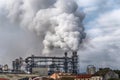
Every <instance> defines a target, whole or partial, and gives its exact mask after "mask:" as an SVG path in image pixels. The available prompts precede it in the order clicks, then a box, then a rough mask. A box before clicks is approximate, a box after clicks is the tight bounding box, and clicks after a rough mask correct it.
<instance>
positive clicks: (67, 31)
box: [6, 0, 85, 53]
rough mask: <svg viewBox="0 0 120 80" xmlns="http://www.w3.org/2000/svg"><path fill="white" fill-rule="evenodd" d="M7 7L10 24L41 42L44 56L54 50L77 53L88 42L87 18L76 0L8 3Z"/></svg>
mask: <svg viewBox="0 0 120 80" xmlns="http://www.w3.org/2000/svg"><path fill="white" fill-rule="evenodd" d="M6 5H7V7H6V10H7V17H8V18H9V19H10V20H11V22H13V23H15V24H19V25H20V26H21V27H23V28H25V29H29V30H30V31H33V32H35V33H36V34H37V36H39V37H40V38H41V39H42V41H43V45H44V49H43V53H49V52H50V50H52V49H54V48H61V49H62V50H65V51H68V50H70V51H76V50H78V49H79V45H80V43H81V42H82V40H83V39H84V38H85V33H84V27H83V24H82V21H83V19H84V14H83V13H82V12H79V10H78V6H77V4H76V3H75V1H74V0H9V1H8V2H7V4H6Z"/></svg>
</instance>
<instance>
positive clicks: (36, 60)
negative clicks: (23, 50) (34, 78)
mask: <svg viewBox="0 0 120 80" xmlns="http://www.w3.org/2000/svg"><path fill="white" fill-rule="evenodd" d="M16 61H17V65H16V66H15V65H14V66H13V69H18V70H19V69H20V68H19V66H18V62H21V61H18V60H16ZM24 62H26V64H27V65H26V70H27V71H28V72H30V73H34V72H35V71H39V72H42V73H41V74H48V75H50V74H53V73H55V72H65V73H68V72H69V73H74V74H77V73H78V71H79V70H78V55H77V52H72V56H71V57H68V55H67V52H65V56H63V57H46V56H34V55H32V56H30V57H27V58H25V60H24ZM14 64H15V61H14ZM20 64H21V63H20ZM20 64H19V65H20ZM14 71H17V70H14ZM46 72H47V73H46Z"/></svg>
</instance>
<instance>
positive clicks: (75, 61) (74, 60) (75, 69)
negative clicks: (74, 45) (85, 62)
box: [72, 51, 78, 74]
mask: <svg viewBox="0 0 120 80" xmlns="http://www.w3.org/2000/svg"><path fill="white" fill-rule="evenodd" d="M72 73H74V74H77V73H78V56H77V52H76V51H75V52H73V53H72Z"/></svg>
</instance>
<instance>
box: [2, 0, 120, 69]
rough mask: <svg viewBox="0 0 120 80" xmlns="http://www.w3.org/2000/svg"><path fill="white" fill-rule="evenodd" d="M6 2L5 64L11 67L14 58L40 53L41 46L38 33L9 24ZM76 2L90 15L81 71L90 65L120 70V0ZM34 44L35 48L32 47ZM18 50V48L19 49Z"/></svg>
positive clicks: (3, 32)
mask: <svg viewBox="0 0 120 80" xmlns="http://www.w3.org/2000/svg"><path fill="white" fill-rule="evenodd" d="M6 1H8V0H0V57H1V58H0V63H1V64H5V63H7V64H8V63H10V61H11V60H14V58H16V57H19V56H23V55H25V56H26V54H25V53H29V52H31V51H32V52H31V53H36V54H38V53H39V51H38V50H39V47H41V46H40V45H39V44H38V43H39V38H37V37H36V36H35V35H34V34H31V33H29V32H28V31H24V30H22V29H21V28H20V27H16V25H15V24H14V25H13V24H11V23H10V22H9V21H7V19H6V16H5V14H4V13H5V12H4V9H3V8H4V7H3V6H4V4H5V3H6ZM76 1H77V3H78V5H79V10H81V11H83V12H84V13H85V15H86V16H85V19H84V27H85V32H86V34H87V36H86V40H85V41H84V43H83V46H81V49H80V50H79V52H78V54H79V60H80V63H79V64H80V69H81V71H85V68H86V67H87V65H90V64H92V65H95V66H96V67H97V68H99V67H110V68H113V69H119V67H120V64H119V61H120V58H119V57H120V0H76ZM8 26H10V27H8ZM17 26H18V25H17ZM31 45H32V47H29V46H31ZM16 47H18V48H17V50H16ZM14 49H15V50H14ZM31 49H32V50H31ZM33 49H34V50H33ZM13 50H14V51H13ZM12 55H15V56H12ZM23 57H24V56H23ZM8 58H9V59H8ZM3 59H4V60H3ZM5 59H6V60H5Z"/></svg>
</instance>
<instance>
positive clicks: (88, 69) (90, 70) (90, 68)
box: [87, 65, 96, 74]
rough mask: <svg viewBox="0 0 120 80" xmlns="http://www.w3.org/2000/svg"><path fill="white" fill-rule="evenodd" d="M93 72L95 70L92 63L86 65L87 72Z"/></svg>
mask: <svg viewBox="0 0 120 80" xmlns="http://www.w3.org/2000/svg"><path fill="white" fill-rule="evenodd" d="M95 72H96V67H95V66H94V65H88V66H87V73H88V74H94V73H95Z"/></svg>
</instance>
